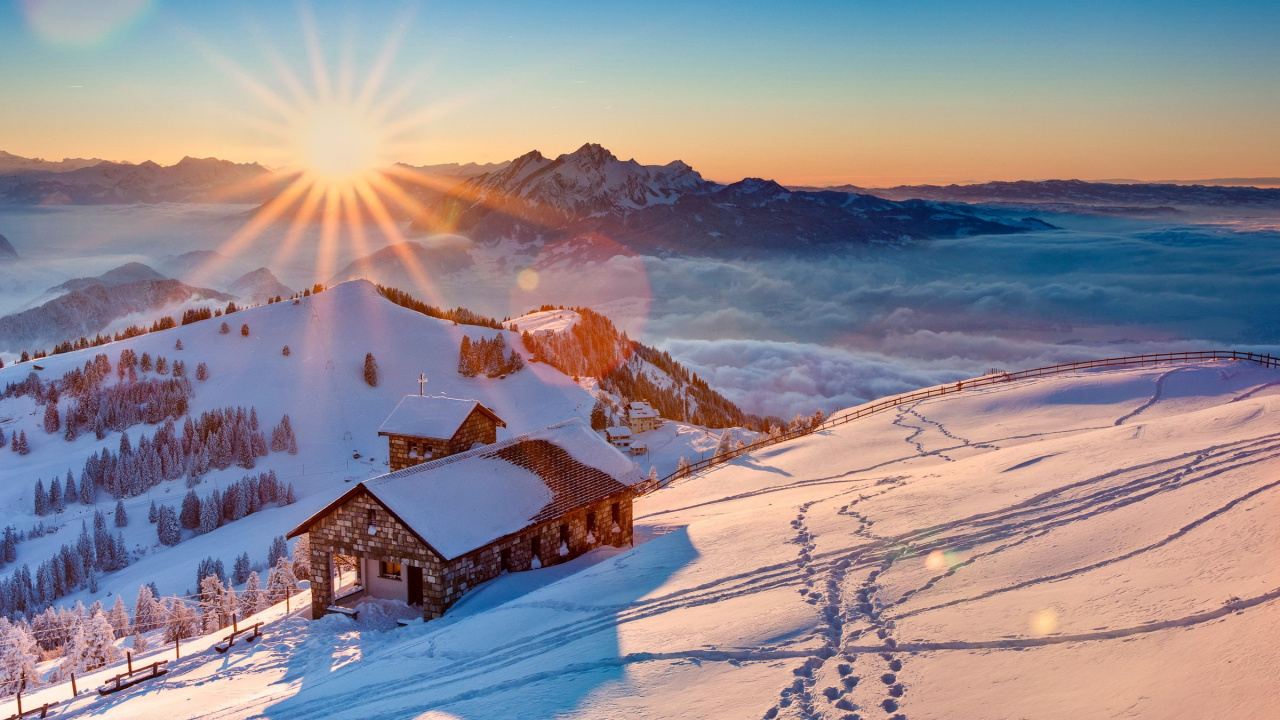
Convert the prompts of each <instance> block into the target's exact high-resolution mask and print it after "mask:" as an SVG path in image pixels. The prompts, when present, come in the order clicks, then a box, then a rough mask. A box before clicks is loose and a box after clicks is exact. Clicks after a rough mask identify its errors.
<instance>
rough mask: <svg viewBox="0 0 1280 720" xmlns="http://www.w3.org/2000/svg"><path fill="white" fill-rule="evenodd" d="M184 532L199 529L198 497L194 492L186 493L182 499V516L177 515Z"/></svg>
mask: <svg viewBox="0 0 1280 720" xmlns="http://www.w3.org/2000/svg"><path fill="white" fill-rule="evenodd" d="M179 520H181V522H182V527H183V529H184V530H195V529H196V528H198V527H200V496H199V495H196V491H195V490H189V491H187V494H186V495H185V496H184V497H183V498H182V514H181V515H179Z"/></svg>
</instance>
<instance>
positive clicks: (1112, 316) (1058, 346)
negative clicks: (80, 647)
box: [0, 206, 1280, 417]
mask: <svg viewBox="0 0 1280 720" xmlns="http://www.w3.org/2000/svg"><path fill="white" fill-rule="evenodd" d="M245 213H246V210H245V209H243V208H218V207H209V206H170V207H135V208H76V209H68V210H65V211H30V212H0V233H2V234H5V235H6V236H8V237H9V238H10V240H11V241H12V242H13V243H14V245H15V247H17V248H18V251H19V252H20V253H23V254H24V257H25V258H26V259H25V260H24V262H23V265H22V266H20V267H15V266H11V267H9V268H7V269H6V268H0V305H3V306H5V308H8V310H7V311H9V312H12V311H13V309H15V308H17V307H20V306H22V304H23V303H24V302H29V301H30V300H31V299H32V298H34V297H36V296H38V295H39V293H40V292H41V291H43V290H44V289H45V288H48V287H50V286H52V285H54V284H56V282H61V281H62V280H64V279H66V278H67V277H73V276H77V275H81V276H83V275H91V274H97V273H100V272H103V271H105V270H107V269H110V268H111V267H115V266H117V265H119V264H121V262H124V261H130V260H138V261H142V262H149V261H150V262H158V261H159V259H160V258H162V257H163V256H165V255H173V254H177V253H180V252H182V251H185V250H196V249H214V250H217V249H225V248H226V247H227V245H226V239H227V237H228V236H230V235H231V234H233V233H234V231H235V229H236V228H238V227H240V226H241V225H242V224H243V222H244V218H245ZM1045 219H1047V220H1048V221H1049V222H1051V223H1053V224H1054V225H1057V226H1059V227H1061V228H1062V229H1060V230H1050V231H1042V232H1034V233H1025V234H1018V235H1003V236H978V237H970V238H959V239H951V240H933V241H920V242H915V243H911V244H908V245H906V246H903V247H889V248H886V247H876V248H866V247H861V246H859V245H858V244H856V243H851V246H850V248H848V249H847V250H846V251H844V252H841V253H838V254H824V255H814V254H811V253H807V252H799V253H797V254H794V255H791V256H785V257H780V258H771V259H769V260H767V261H766V260H722V259H714V258H702V257H664V258H653V257H637V256H634V255H631V254H628V253H626V252H625V251H621V249H620V248H618V249H617V250H618V252H615V251H613V250H610V248H609V247H607V246H606V247H603V248H602V247H598V246H597V247H594V248H592V249H591V251H590V252H578V251H575V250H574V249H573V248H568V249H566V248H555V249H552V250H548V249H545V248H544V249H538V248H535V247H528V246H513V245H498V246H490V245H483V244H477V245H474V246H472V247H471V248H470V250H469V252H470V253H471V254H472V255H473V256H474V258H475V263H474V266H473V267H468V268H466V269H465V270H461V271H451V274H450V273H433V272H432V268H430V267H427V268H425V271H426V275H427V277H428V278H429V279H428V280H427V282H429V283H430V287H416V286H414V285H413V283H415V282H416V281H415V279H413V277H411V276H410V274H408V273H406V272H404V270H405V269H404V268H399V270H400V271H401V275H400V276H398V277H394V278H390V279H389V280H384V282H390V284H398V285H400V286H402V287H405V289H411V290H412V291H414V292H415V293H417V294H418V295H419V296H420V297H422V298H424V299H428V300H429V301H432V302H436V303H438V304H447V305H462V306H466V307H471V308H472V309H475V310H477V311H480V312H484V313H487V314H491V315H494V316H497V317H503V316H511V317H515V316H517V315H519V314H521V313H523V312H525V311H527V310H529V309H531V308H533V307H536V306H537V305H539V304H542V303H552V304H564V305H587V306H589V307H592V308H594V309H597V310H599V311H601V312H604V313H605V314H607V315H609V316H610V317H611V318H613V319H614V320H615V322H617V323H618V325H619V326H620V327H622V328H623V329H625V330H626V331H627V332H628V333H629V334H630V335H631V336H632V337H635V338H637V339H640V340H642V341H644V342H647V343H650V344H653V345H657V346H658V347H661V348H662V349H665V350H668V351H670V352H671V353H672V355H674V356H675V357H676V358H677V359H679V360H680V361H681V362H684V363H686V364H687V365H688V366H689V367H690V368H691V369H693V370H694V371H695V372H697V373H698V374H699V375H701V376H702V377H704V378H705V379H706V380H707V381H708V382H710V383H711V384H712V386H713V387H715V388H717V389H719V390H720V391H722V392H723V393H724V394H725V395H726V396H728V397H729V398H730V399H732V400H734V401H735V402H737V403H739V404H740V405H742V406H743V408H744V409H746V410H748V411H751V412H756V413H766V414H771V415H777V416H781V417H790V416H792V415H794V414H796V413H810V412H812V411H813V410H814V409H819V408H820V409H822V410H824V411H826V412H832V411H835V410H839V409H842V408H845V407H849V406H852V405H857V404H859V403H862V402H865V401H867V400H871V399H873V398H876V397H881V396H884V395H887V394H893V393H897V392H904V391H908V390H912V389H915V388H919V387H922V386H927V385H932V384H937V383H943V382H952V381H955V380H957V379H962V378H966V377H972V376H975V375H978V374H981V373H983V372H985V371H987V370H988V369H991V368H999V369H1004V370H1017V369H1023V368H1029V367H1038V366H1042V365H1051V364H1055V363H1060V362H1069V361H1075V360H1084V359H1090V358H1098V357H1111V356H1118V355H1126V354H1135V353H1142V352H1161V351H1170V350H1183V349H1206V348H1234V349H1250V350H1258V351H1263V352H1280V313H1277V310H1276V307H1275V299H1276V298H1278V297H1280V226H1278V225H1277V224H1276V223H1275V221H1274V219H1235V218H1226V219H1194V220H1193V219H1189V218H1183V219H1179V220H1176V221H1169V220H1146V219H1133V218H1103V217H1093V216H1083V215H1061V214H1059V215H1053V216H1045ZM282 234H283V229H282V228H272V229H271V230H269V231H268V232H267V233H266V234H264V236H263V237H262V238H259V239H257V240H255V241H254V242H253V243H250V244H248V245H247V246H245V247H243V248H241V250H240V255H238V256H237V258H238V259H239V260H241V261H242V263H243V264H244V265H245V266H247V267H253V266H257V265H266V266H268V267H270V268H271V269H272V270H273V271H275V272H276V274H277V275H278V276H279V277H280V278H281V279H282V280H283V281H284V282H285V283H286V284H290V285H292V286H294V287H303V286H305V285H307V284H309V283H310V282H313V281H316V280H320V281H325V280H327V279H328V278H330V277H331V276H332V274H333V273H334V272H336V271H337V270H338V269H339V268H340V267H341V266H342V264H343V263H345V262H349V261H350V259H352V258H354V257H357V256H359V255H360V254H361V252H360V250H361V249H365V250H366V251H372V250H374V249H377V247H380V246H382V245H385V241H383V242H382V243H381V245H375V244H373V243H371V244H370V246H369V247H368V248H354V247H345V248H340V249H339V256H338V257H333V256H330V257H324V256H323V254H322V253H319V252H318V250H317V248H316V247H315V246H314V242H315V240H314V238H304V239H303V240H302V242H301V243H300V244H299V245H298V246H297V247H296V248H293V249H292V251H290V252H287V253H286V252H282V244H281V235H282ZM308 243H313V244H312V245H308ZM531 267H532V268H536V269H537V270H538V282H537V283H536V285H533V286H527V285H526V286H521V285H520V283H518V282H517V278H519V277H520V273H521V272H522V271H523V270H525V269H527V268H531ZM527 277H528V276H527V275H526V279H527ZM375 279H377V278H375ZM0 311H4V308H0Z"/></svg>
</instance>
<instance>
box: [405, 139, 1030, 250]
mask: <svg viewBox="0 0 1280 720" xmlns="http://www.w3.org/2000/svg"><path fill="white" fill-rule="evenodd" d="M431 217H432V221H431V222H416V223H415V224H414V227H415V228H416V229H418V230H420V231H432V230H435V229H437V228H435V227H433V223H434V222H435V221H436V219H437V218H448V219H449V220H450V221H451V222H452V226H451V229H453V230H455V231H457V232H460V233H463V234H466V235H468V236H469V237H471V238H472V239H474V240H476V241H478V242H487V241H495V240H498V239H501V238H513V239H516V240H518V241H521V242H535V243H536V242H551V241H556V240H561V239H567V238H572V237H575V236H585V235H591V234H599V235H604V236H607V237H609V238H611V239H612V240H614V241H616V242H618V243H621V244H623V245H626V246H628V247H630V248H632V249H634V250H636V251H637V252H681V253H686V254H726V253H728V254H740V253H756V252H769V251H776V250H785V251H788V252H791V251H796V250H803V249H806V248H819V247H821V248H835V247H839V246H842V245H862V244H867V243H898V242H903V241H906V240H910V239H920V238H930V237H954V236H963V235H970V234H985V233H996V234H998V233H1014V232H1025V231H1027V230H1031V229H1044V228H1047V227H1049V226H1048V225H1046V224H1044V223H1041V222H1038V221H1034V220H1023V221H1009V220H1004V219H1000V220H997V219H993V218H988V217H983V216H981V215H979V214H978V213H976V212H974V210H973V209H972V208H966V207H962V206H956V205H941V204H938V203H926V202H919V201H915V202H911V203H898V202H893V201H889V200H885V199H882V198H875V197H872V196H869V195H865V196H851V195H849V194H847V193H839V192H829V191H824V192H808V191H796V190H790V189H787V188H784V187H782V186H781V185H779V184H777V183H775V182H773V181H771V180H763V179H758V178H747V179H745V180H742V181H739V182H736V183H733V184H730V185H721V184H719V183H715V182H711V181H708V180H706V179H704V178H703V177H702V176H701V175H700V174H699V173H698V172H697V171H695V170H694V169H693V168H691V167H690V166H689V165H687V164H685V163H684V162H681V161H679V160H677V161H674V162H671V163H668V164H666V165H641V164H639V163H637V162H636V161H635V160H619V159H618V158H617V157H616V156H615V155H614V154H613V153H611V152H609V151H608V150H607V149H605V148H603V147H601V146H600V145H597V144H594V143H587V144H585V145H583V146H582V147H580V148H578V149H577V150H576V151H574V152H572V153H566V154H564V155H561V156H559V157H557V158H556V159H554V160H550V159H548V158H547V157H545V156H544V155H542V153H540V152H538V151H536V150H535V151H532V152H529V153H527V154H525V155H522V156H520V157H519V158H516V159H515V160H514V161H512V162H511V164H510V165H508V166H506V167H505V168H503V169H502V170H499V171H496V172H491V173H486V174H484V175H480V176H477V177H475V178H473V179H471V180H468V181H467V182H465V183H463V184H461V185H459V186H458V187H457V188H455V189H453V190H452V191H450V192H449V193H448V194H447V195H446V196H445V197H444V198H443V199H442V200H441V201H440V203H439V204H438V206H437V208H436V211H435V212H434V213H432V215H431Z"/></svg>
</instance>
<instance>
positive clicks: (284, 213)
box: [203, 5, 456, 299]
mask: <svg viewBox="0 0 1280 720" xmlns="http://www.w3.org/2000/svg"><path fill="white" fill-rule="evenodd" d="M302 25H303V30H304V31H305V34H306V49H307V56H308V59H309V68H308V69H309V71H310V72H309V73H307V72H302V73H298V72H294V69H293V68H291V67H289V66H288V65H287V64H286V63H285V62H284V61H283V60H282V59H281V58H280V56H279V54H278V53H277V52H275V50H274V48H270V47H268V48H265V50H266V51H267V52H266V54H267V56H268V59H269V60H271V61H272V62H271V64H272V65H273V67H274V70H275V77H274V78H272V77H264V76H262V75H261V74H255V73H251V72H249V71H247V70H245V69H244V68H243V67H242V66H240V65H239V64H237V63H235V62H233V61H232V60H231V59H230V58H228V57H226V56H225V55H224V54H222V53H220V52H218V51H217V50H216V49H215V48H212V47H209V46H207V45H205V46H203V49H204V50H205V51H206V52H207V54H208V56H209V58H210V59H211V60H212V61H214V62H215V64H217V65H219V66H220V67H221V68H222V69H223V70H225V71H226V72H227V73H228V74H230V75H231V76H232V77H233V78H234V79H235V80H237V81H238V82H239V83H240V85H241V86H242V87H243V88H244V89H245V90H246V92H247V94H248V96H249V97H250V98H252V99H253V100H255V101H256V104H257V105H258V106H259V107H258V108H257V110H256V111H252V110H245V111H240V112H237V113H235V116H236V117H237V118H238V119H239V120H241V121H243V122H244V123H245V124H246V125H247V126H248V129H250V130H252V131H253V132H254V134H255V135H258V136H261V137H264V138H267V139H268V140H267V141H266V143H265V145H264V147H263V148H262V149H263V150H264V151H266V152H268V153H271V154H273V155H279V156H281V157H282V159H283V163H282V167H280V168H279V169H278V170H276V171H274V172H272V173H270V174H267V175H264V176H261V177H259V178H256V179H255V180H253V181H251V183H249V185H254V186H256V187H257V188H258V189H259V190H264V191H269V192H270V198H269V199H268V200H267V201H266V202H264V203H263V204H262V205H261V206H260V207H258V208H257V209H256V210H255V211H254V212H253V213H252V215H251V217H250V218H249V220H248V221H247V222H246V223H245V224H244V225H243V226H241V227H240V228H239V229H238V230H237V231H236V232H235V233H233V234H232V236H231V237H229V238H228V239H227V240H226V241H225V242H224V243H223V244H222V247H220V248H219V253H220V254H222V255H223V256H225V257H226V258H228V259H230V258H234V257H236V256H237V255H238V254H239V253H241V252H243V251H244V250H246V249H247V248H248V247H249V246H250V245H251V244H253V243H254V242H255V241H257V240H258V239H259V238H260V237H261V236H262V234H263V233H264V232H265V231H267V230H268V229H269V228H272V227H278V226H281V225H283V226H286V227H287V229H286V230H285V233H284V237H283V238H282V239H281V240H280V242H279V243H278V244H277V245H276V250H275V258H274V259H273V260H272V263H282V262H287V261H289V260H290V259H291V258H292V257H293V256H294V254H295V253H298V252H303V251H306V250H307V249H308V248H309V247H310V244H311V242H312V238H316V237H317V233H315V232H313V230H314V229H316V228H318V230H319V232H318V242H316V244H315V247H314V251H315V253H316V261H317V262H316V272H317V274H318V276H319V277H321V278H326V279H327V278H328V277H329V275H328V273H330V272H332V271H333V270H335V269H336V268H335V264H336V262H337V259H338V258H339V257H352V256H354V257H361V256H364V255H367V254H369V253H370V252H372V251H373V250H374V249H376V247H375V243H374V240H375V239H376V238H373V237H371V235H372V234H376V233H380V234H381V235H382V236H383V239H384V240H385V241H386V243H387V244H388V245H390V246H391V247H392V248H393V249H394V250H395V251H396V252H397V253H398V254H399V255H400V256H401V260H402V262H403V265H404V267H405V268H406V269H407V270H408V271H409V272H410V273H411V274H412V275H413V276H414V279H415V281H417V282H418V285H419V288H420V289H426V291H427V294H428V296H429V299H434V298H431V297H430V296H432V295H434V292H433V291H432V289H431V285H432V283H430V282H429V281H428V278H427V275H426V272H425V269H424V268H422V267H421V266H420V262H419V261H418V260H417V258H416V257H415V256H414V255H413V254H412V252H411V251H410V249H409V248H408V247H407V246H406V243H405V236H404V234H403V232H402V227H403V226H404V225H405V224H406V223H407V222H409V221H415V222H417V223H420V224H421V225H424V226H426V227H428V228H432V229H433V230H435V231H436V232H448V231H450V230H451V227H448V226H447V225H446V224H444V223H440V222H437V221H436V218H435V216H434V214H433V213H432V211H431V210H430V209H429V208H427V207H425V206H424V205H423V204H422V202H420V201H419V200H418V199H417V193H416V192H415V190H416V188H417V186H425V187H427V188H430V189H431V190H432V191H434V192H442V191H444V190H448V189H449V188H450V187H451V186H450V185H447V184H444V181H442V180H441V179H439V178H433V177H431V176H427V175H424V174H421V173H418V172H415V171H414V170H412V169H411V168H409V167H407V166H405V165H402V164H399V163H397V162H396V161H397V160H398V159H399V158H398V157H397V155H404V154H412V152H413V145H412V140H411V139H412V138H413V137H416V136H419V135H421V134H422V133H423V131H424V125H425V124H426V123H428V122H429V121H430V120H431V119H433V118H435V117H438V116H439V115H440V114H441V113H443V112H446V111H447V110H448V109H449V108H451V107H452V106H453V105H454V104H456V103H449V102H445V101H444V100H443V99H439V98H437V99H436V105H435V106H428V107H425V108H418V109H417V110H413V111H406V110H405V109H404V108H403V107H402V105H403V102H404V100H405V99H406V98H407V97H409V96H410V95H411V93H410V90H411V89H412V82H409V83H406V84H404V85H401V86H399V87H393V88H389V89H388V88H385V87H384V81H385V80H386V77H387V75H388V72H389V70H390V67H391V65H392V59H393V56H394V55H395V53H396V50H397V48H398V46H399V44H400V41H401V39H402V38H403V37H404V32H406V30H405V28H407V27H408V23H407V22H405V23H399V24H397V25H396V26H394V27H396V28H398V29H397V30H393V31H392V33H391V36H390V37H388V39H387V41H386V42H385V43H383V45H382V47H381V52H380V53H379V55H378V57H377V59H376V60H375V61H374V63H373V65H372V67H371V68H369V69H368V72H367V73H366V74H365V76H364V78H363V80H362V81H358V80H356V75H357V73H356V68H354V67H352V66H351V65H350V53H344V54H343V56H344V60H343V61H341V62H339V63H338V65H337V66H336V67H334V68H331V66H330V64H329V63H328V62H327V61H326V58H325V56H324V53H323V51H322V49H321V42H320V38H319V34H318V32H317V30H316V27H315V24H314V22H313V21H312V19H311V17H310V13H309V11H308V10H307V9H306V6H305V5H303V6H302ZM331 69H332V70H333V72H331ZM308 75H309V77H308ZM246 105H249V103H246ZM248 189H250V188H249V187H245V186H236V187H234V188H231V189H229V190H228V191H227V192H228V194H229V195H233V194H236V193H239V192H243V191H245V190H248Z"/></svg>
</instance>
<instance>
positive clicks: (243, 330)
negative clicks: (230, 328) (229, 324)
mask: <svg viewBox="0 0 1280 720" xmlns="http://www.w3.org/2000/svg"><path fill="white" fill-rule="evenodd" d="M240 337H249V326H248V325H241V326H240Z"/></svg>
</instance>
